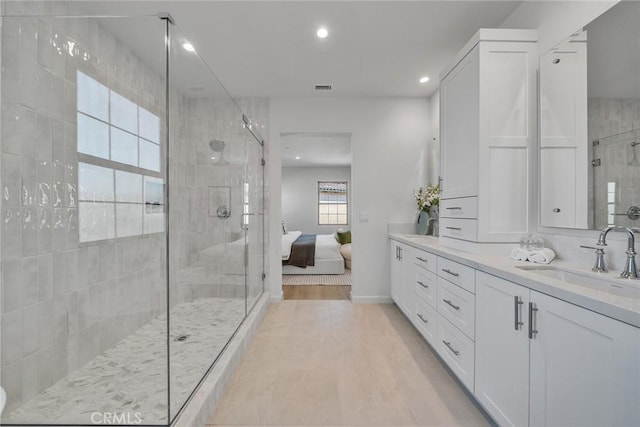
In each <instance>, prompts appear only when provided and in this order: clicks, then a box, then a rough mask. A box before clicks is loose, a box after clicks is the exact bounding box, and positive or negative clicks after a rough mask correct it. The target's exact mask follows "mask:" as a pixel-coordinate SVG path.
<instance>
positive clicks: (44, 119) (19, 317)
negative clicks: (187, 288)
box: [0, 2, 166, 412]
mask: <svg viewBox="0 0 640 427" xmlns="http://www.w3.org/2000/svg"><path fill="white" fill-rule="evenodd" d="M16 4H18V3H17V2H15V3H14V5H13V6H15V5H16ZM25 4H26V3H25ZM13 6H12V7H13ZM25 7H27V6H25ZM45 7H52V6H50V5H49V6H45ZM45 12H51V11H45ZM159 35H160V36H162V34H159ZM71 53H73V55H72V54H71ZM2 65H3V73H2V147H1V148H2V150H1V154H0V157H1V159H0V163H1V165H0V167H1V176H0V180H1V189H2V200H1V214H2V228H1V231H0V233H1V235H0V240H1V262H2V264H1V267H2V277H1V284H0V287H1V291H2V307H1V310H2V355H1V365H2V372H1V377H0V382H1V384H2V387H4V388H5V389H6V391H7V393H8V396H9V402H8V407H7V409H6V411H7V412H8V411H11V409H12V408H14V407H16V406H18V405H20V403H21V402H23V401H26V400H28V399H30V398H31V397H32V396H34V395H35V394H37V393H38V392H40V391H42V390H44V389H45V388H47V387H49V386H50V385H52V384H53V383H54V382H55V381H57V380H58V379H60V378H62V377H63V376H65V375H66V374H67V373H68V372H71V371H73V370H74V369H76V368H78V367H79V366H81V365H82V364H84V363H86V362H87V361H89V360H91V359H92V358H94V357H95V356H96V355H98V354H99V353H101V352H102V351H104V350H106V349H107V348H108V347H110V346H111V345H112V344H114V343H115V342H116V341H118V340H119V339H121V338H123V337H124V336H127V335H128V334H130V333H131V332H132V331H134V330H136V329H138V328H139V327H140V326H142V325H143V324H145V323H147V322H148V321H149V320H150V319H151V318H152V317H154V316H156V315H157V314H159V313H161V312H163V311H164V310H165V292H166V290H165V278H164V272H165V268H164V265H165V261H164V242H165V235H164V233H156V234H151V235H145V236H144V237H143V236H139V237H131V238H120V239H111V240H103V241H99V242H92V243H80V242H79V238H78V208H77V194H78V172H77V171H78V154H77V142H76V72H77V71H78V70H81V71H82V72H84V73H85V74H87V75H89V76H91V77H93V78H94V79H96V80H98V81H99V82H101V83H102V84H104V85H105V86H108V87H109V88H111V89H113V90H115V91H117V92H118V93H119V94H121V95H123V96H125V97H126V98H128V99H130V100H132V101H133V102H135V103H137V104H139V105H141V106H142V107H144V108H146V109H147V110H149V111H152V112H153V113H154V114H157V115H158V116H160V117H163V116H164V113H163V108H164V83H163V82H164V79H163V78H160V77H159V76H158V75H157V74H156V73H154V71H152V70H151V69H150V68H149V67H147V66H146V65H145V64H144V63H143V62H142V61H140V60H139V59H138V58H137V57H136V56H135V55H134V54H133V53H132V52H131V51H130V50H129V49H128V48H127V46H126V45H125V44H124V43H123V42H121V41H120V40H118V39H117V38H116V37H114V36H113V35H111V34H110V33H109V32H108V31H107V30H105V29H104V28H103V27H102V26H100V25H98V23H97V21H96V20H87V19H78V20H55V19H45V18H26V17H25V18H5V19H4V20H3V22H2Z"/></svg>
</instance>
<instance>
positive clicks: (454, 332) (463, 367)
mask: <svg viewBox="0 0 640 427" xmlns="http://www.w3.org/2000/svg"><path fill="white" fill-rule="evenodd" d="M437 344H438V345H437V347H436V348H437V350H438V354H439V355H440V357H442V360H444V362H445V363H446V364H447V365H449V368H451V370H452V371H453V372H454V373H455V374H456V375H457V377H458V379H459V380H460V381H461V382H462V383H463V384H464V385H465V386H466V387H467V388H468V389H469V391H470V392H471V393H473V388H474V366H475V365H474V353H475V351H474V346H475V345H474V343H473V341H471V340H470V339H469V338H468V337H467V336H465V335H464V334H463V333H462V332H460V331H459V330H458V329H457V328H456V327H455V326H453V325H452V324H451V323H449V321H448V320H447V319H445V318H444V317H442V315H440V316H439V318H438V342H437Z"/></svg>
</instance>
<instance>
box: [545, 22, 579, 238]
mask: <svg viewBox="0 0 640 427" xmlns="http://www.w3.org/2000/svg"><path fill="white" fill-rule="evenodd" d="M587 115H588V113H587V43H586V32H584V31H583V32H582V33H581V34H580V35H578V36H575V37H573V38H572V39H571V41H569V42H566V43H564V44H563V45H562V46H560V47H559V48H558V49H554V50H552V51H549V52H547V53H546V54H544V55H542V56H541V57H540V194H541V197H540V224H541V225H543V226H546V227H568V228H589V224H588V209H587V201H588V200H589V194H588V182H589V167H590V165H589V144H588V141H587V122H588V117H587Z"/></svg>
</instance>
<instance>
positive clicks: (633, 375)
mask: <svg viewBox="0 0 640 427" xmlns="http://www.w3.org/2000/svg"><path fill="white" fill-rule="evenodd" d="M531 301H532V303H533V304H535V308H537V309H538V311H537V312H535V314H536V316H535V317H534V321H533V326H534V329H535V330H537V331H538V332H537V333H536V334H535V335H534V338H533V339H532V340H531V342H530V347H531V348H530V357H531V368H530V369H531V372H530V374H531V380H530V387H531V388H530V394H531V398H530V405H531V406H530V411H531V418H530V424H531V426H580V427H587V426H594V427H596V426H632V425H633V426H637V425H640V405H638V402H640V329H638V328H635V327H633V326H630V325H627V324H625V323H622V322H619V321H617V320H613V319H611V318H608V317H605V316H602V315H600V314H597V313H594V312H592V311H589V310H586V309H583V308H580V307H577V306H574V305H572V304H569V303H566V302H564V301H561V300H558V299H556V298H552V297H549V296H547V295H543V294H540V293H538V292H535V291H531Z"/></svg>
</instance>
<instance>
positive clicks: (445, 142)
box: [440, 48, 480, 199]
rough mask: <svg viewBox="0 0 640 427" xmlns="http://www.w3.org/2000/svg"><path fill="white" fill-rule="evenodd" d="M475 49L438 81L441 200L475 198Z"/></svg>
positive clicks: (476, 174) (476, 98)
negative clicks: (439, 83)
mask: <svg viewBox="0 0 640 427" xmlns="http://www.w3.org/2000/svg"><path fill="white" fill-rule="evenodd" d="M478 65H479V58H478V48H475V49H473V50H472V51H471V52H470V53H469V54H468V55H467V56H466V57H465V58H464V59H463V60H462V61H460V63H459V64H458V65H457V66H456V67H455V68H454V69H453V71H451V73H449V74H448V75H447V76H446V77H445V78H444V79H443V80H442V82H441V86H440V87H441V89H440V90H441V95H440V109H441V111H442V113H441V115H440V119H441V123H440V130H441V141H442V143H441V148H440V153H441V161H440V165H441V166H440V167H441V172H442V195H441V198H442V199H450V198H454V197H465V196H477V195H478V185H477V183H478V135H479V134H478V132H479V130H478V127H479V120H480V119H479V115H478V102H479V78H478Z"/></svg>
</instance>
